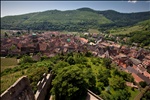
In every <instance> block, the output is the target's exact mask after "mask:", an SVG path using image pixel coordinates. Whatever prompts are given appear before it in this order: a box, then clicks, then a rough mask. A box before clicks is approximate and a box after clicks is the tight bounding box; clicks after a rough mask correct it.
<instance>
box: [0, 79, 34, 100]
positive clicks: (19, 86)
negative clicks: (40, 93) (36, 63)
mask: <svg viewBox="0 0 150 100" xmlns="http://www.w3.org/2000/svg"><path fill="white" fill-rule="evenodd" d="M0 100H35V98H34V94H33V91H32V89H31V86H30V82H29V79H28V78H27V77H26V76H23V77H21V78H19V79H18V80H17V81H16V82H15V83H14V84H13V85H12V86H10V87H9V88H8V89H7V90H6V91H5V92H4V93H2V94H1V97H0Z"/></svg>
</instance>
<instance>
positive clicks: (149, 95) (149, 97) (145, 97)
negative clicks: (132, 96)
mask: <svg viewBox="0 0 150 100" xmlns="http://www.w3.org/2000/svg"><path fill="white" fill-rule="evenodd" d="M142 100H150V91H147V92H146V93H145V94H144V95H143V97H142Z"/></svg>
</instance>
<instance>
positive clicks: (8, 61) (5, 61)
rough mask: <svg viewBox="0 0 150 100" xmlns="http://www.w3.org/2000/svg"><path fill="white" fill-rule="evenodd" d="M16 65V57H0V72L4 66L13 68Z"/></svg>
mask: <svg viewBox="0 0 150 100" xmlns="http://www.w3.org/2000/svg"><path fill="white" fill-rule="evenodd" d="M16 65H17V59H16V58H1V72H2V71H3V70H5V69H6V68H13V67H15V66H16Z"/></svg>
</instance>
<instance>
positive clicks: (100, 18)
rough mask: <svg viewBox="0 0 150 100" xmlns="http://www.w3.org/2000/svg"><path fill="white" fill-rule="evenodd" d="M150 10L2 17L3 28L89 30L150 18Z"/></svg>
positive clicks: (129, 23) (92, 11)
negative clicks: (127, 12) (128, 12)
mask: <svg viewBox="0 0 150 100" xmlns="http://www.w3.org/2000/svg"><path fill="white" fill-rule="evenodd" d="M149 15H150V12H140V13H130V14H126V13H119V12H116V11H113V10H108V11H96V10H93V9H90V8H80V9H77V10H67V11H59V10H49V11H44V12H37V13H30V14H24V15H17V16H6V17H3V18H1V29H28V28H30V29H33V30H68V31H87V30H88V29H89V28H97V29H101V28H105V27H114V26H117V27H118V26H119V27H120V26H127V25H133V24H135V23H137V22H139V21H143V20H147V19H149Z"/></svg>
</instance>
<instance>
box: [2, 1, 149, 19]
mask: <svg viewBox="0 0 150 100" xmlns="http://www.w3.org/2000/svg"><path fill="white" fill-rule="evenodd" d="M82 7H89V8H92V9H95V10H101V11H102V10H110V9H111V10H116V11H118V12H123V13H130V12H143V11H150V2H149V1H134V2H129V1H1V17H3V16H8V15H19V14H26V13H31V12H39V11H46V10H54V9H57V10H73V9H78V8H82Z"/></svg>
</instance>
